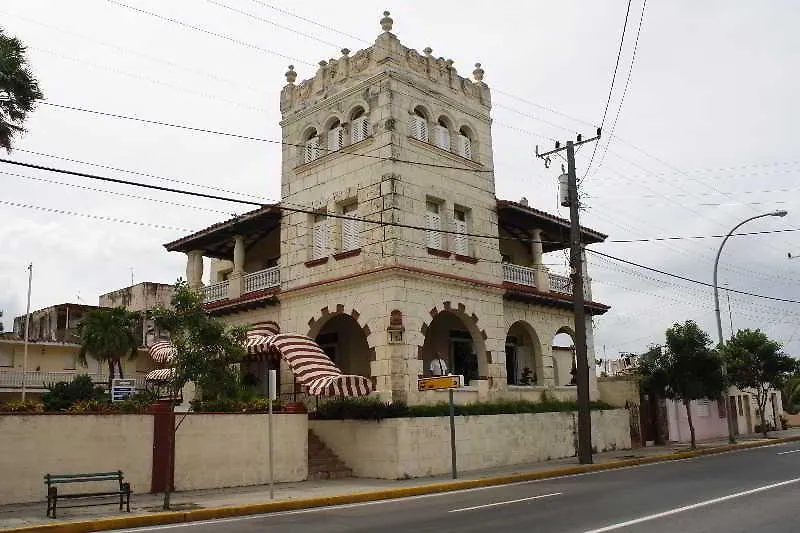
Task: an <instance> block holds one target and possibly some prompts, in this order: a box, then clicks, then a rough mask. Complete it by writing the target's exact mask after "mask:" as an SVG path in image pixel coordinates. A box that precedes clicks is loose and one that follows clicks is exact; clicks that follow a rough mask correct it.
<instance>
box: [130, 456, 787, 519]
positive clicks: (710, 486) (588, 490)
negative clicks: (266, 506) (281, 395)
mask: <svg viewBox="0 0 800 533" xmlns="http://www.w3.org/2000/svg"><path fill="white" fill-rule="evenodd" d="M161 529H173V530H184V531H185V530H188V531H185V533H222V532H225V533H263V532H264V531H268V532H270V533H289V532H292V533H297V532H299V533H334V532H364V533H366V532H369V533H374V532H376V531H378V532H381V531H386V532H405V531H409V532H415V533H416V532H437V533H443V532H450V531H454V532H456V531H457V532H459V533H469V532H481V533H501V532H502V533H505V532H526V533H529V532H535V533H546V532H558V533H601V532H606V531H614V532H616V531H619V532H621V533H643V532H649V533H653V532H658V533H673V532H674V533H712V532H713V533H718V532H719V533H721V532H725V533H731V532H748V533H749V532H759V533H792V532H798V531H800V444H798V443H789V444H782V445H776V446H768V447H762V448H755V449H751V450H744V451H739V452H734V453H727V454H722V455H714V456H708V457H699V458H695V459H690V460H684V461H674V462H668V463H659V464H653V465H647V466H641V467H635V468H626V469H621V470H612V471H607V472H599V473H595V474H584V475H579V476H571V477H564V478H559V479H551V480H542V481H535V482H526V483H518V484H514V485H505V486H499V487H489V488H483V489H473V490H466V491H459V492H453V493H446V494H437V495H430V496H421V497H414V498H405V499H401V500H390V501H385V502H371V503H368V504H354V505H344V506H339V507H329V508H323V509H309V510H304V511H292V512H285V513H275V514H271V515H260V516H251V517H240V518H232V519H222V520H215V521H208V522H198V523H191V524H176V525H171V526H158V527H151V528H141V529H138V530H133V531H138V532H143V531H156V530H161ZM175 533H178V532H177V531H176V532H175Z"/></svg>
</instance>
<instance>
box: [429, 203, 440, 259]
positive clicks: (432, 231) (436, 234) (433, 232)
mask: <svg viewBox="0 0 800 533" xmlns="http://www.w3.org/2000/svg"><path fill="white" fill-rule="evenodd" d="M440 209H441V205H440V204H439V203H438V202H432V201H430V200H429V201H428V202H427V204H426V211H425V227H426V228H428V229H427V231H426V232H425V240H426V244H427V246H428V248H434V249H436V250H441V249H442V233H441V231H440V230H441V229H442V216H441V214H440V213H439V211H440Z"/></svg>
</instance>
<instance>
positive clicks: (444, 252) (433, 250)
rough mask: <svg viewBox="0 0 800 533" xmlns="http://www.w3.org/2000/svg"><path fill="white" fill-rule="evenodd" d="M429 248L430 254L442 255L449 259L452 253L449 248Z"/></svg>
mask: <svg viewBox="0 0 800 533" xmlns="http://www.w3.org/2000/svg"><path fill="white" fill-rule="evenodd" d="M427 250H428V254H429V255H435V256H436V257H442V258H444V259H449V258H450V256H451V255H452V254H451V253H450V252H448V251H447V250H440V249H438V248H428V249H427Z"/></svg>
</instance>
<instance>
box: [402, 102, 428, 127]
mask: <svg viewBox="0 0 800 533" xmlns="http://www.w3.org/2000/svg"><path fill="white" fill-rule="evenodd" d="M420 113H421V115H420V116H422V117H423V118H425V120H427V121H428V122H430V121H431V117H433V116H434V113H433V112H432V111H431V108H430V107H428V106H427V105H425V104H423V103H420V102H413V103H412V104H411V107H410V108H409V109H408V114H409V115H417V114H420Z"/></svg>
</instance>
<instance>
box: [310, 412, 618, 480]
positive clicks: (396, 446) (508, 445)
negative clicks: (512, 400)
mask: <svg viewBox="0 0 800 533" xmlns="http://www.w3.org/2000/svg"><path fill="white" fill-rule="evenodd" d="M576 416H577V414H575V413H538V414H516V415H486V416H459V417H456V443H457V444H456V446H457V450H458V451H457V453H458V456H457V457H458V468H459V470H460V471H469V470H479V469H483V468H493V467H499V466H507V465H514V464H521V463H529V462H536V461H545V460H549V459H557V458H562V457H570V456H573V455H575V453H576V452H575V442H574V439H575V424H576V422H575V419H576ZM309 425H310V427H311V429H312V430H313V431H314V432H315V433H317V435H319V437H320V438H321V439H322V440H323V441H324V442H325V443H326V444H327V445H328V446H329V447H330V448H331V449H332V450H333V451H334V452H335V453H336V454H337V455H338V456H339V457H340V458H341V459H342V460H343V461H344V462H345V463H346V464H347V465H348V466H349V467H350V468H352V469H353V473H354V474H355V475H356V476H359V477H375V478H384V479H399V478H406V477H421V476H431V475H438V474H445V473H448V472H449V471H450V426H449V420H448V418H447V417H435V418H433V417H432V418H395V419H386V420H382V421H379V422H373V421H362V420H312V421H311V422H310V423H309ZM592 444H593V446H594V448H595V449H596V450H597V451H607V450H614V449H626V448H630V446H631V440H630V425H629V415H628V412H627V411H625V410H610V411H594V412H592Z"/></svg>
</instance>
